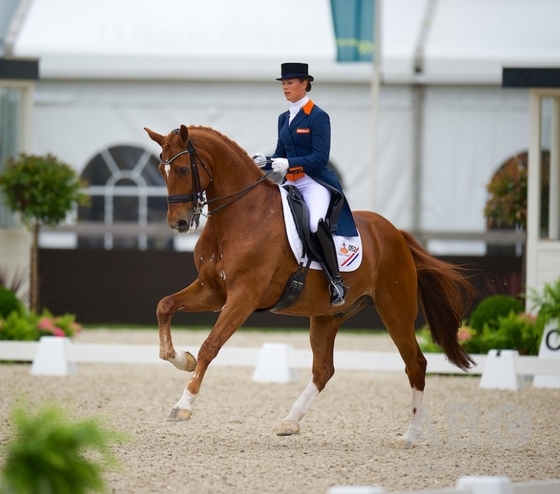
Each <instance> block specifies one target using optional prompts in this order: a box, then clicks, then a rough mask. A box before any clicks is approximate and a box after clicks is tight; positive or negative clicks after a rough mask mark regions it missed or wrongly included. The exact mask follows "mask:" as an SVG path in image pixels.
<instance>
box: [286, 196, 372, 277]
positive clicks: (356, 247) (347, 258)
mask: <svg viewBox="0 0 560 494" xmlns="http://www.w3.org/2000/svg"><path fill="white" fill-rule="evenodd" d="M278 187H279V188H280V193H281V196H282V209H283V211H284V224H285V226H286V236H287V237H288V242H289V243H290V247H291V248H292V252H293V253H294V257H295V258H296V261H298V262H300V261H301V260H302V259H303V260H304V262H306V261H307V257H303V244H302V242H301V239H300V238H299V235H298V232H297V228H296V224H295V222H294V219H293V217H292V212H291V210H290V206H289V204H288V199H287V197H288V193H287V192H286V190H285V189H284V188H283V187H282V186H280V185H279V186H278ZM333 240H334V246H335V249H336V255H337V258H338V266H339V268H340V271H341V272H343V273H347V272H350V271H355V270H356V269H358V268H359V267H360V264H361V263H362V238H361V237H360V236H357V237H339V236H336V235H334V236H333ZM309 267H310V268H311V269H322V268H321V265H320V264H319V263H318V262H312V263H311V265H310V266H309Z"/></svg>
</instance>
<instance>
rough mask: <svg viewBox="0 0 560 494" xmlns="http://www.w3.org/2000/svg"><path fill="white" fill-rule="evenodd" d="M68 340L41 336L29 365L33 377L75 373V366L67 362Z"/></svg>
mask: <svg viewBox="0 0 560 494" xmlns="http://www.w3.org/2000/svg"><path fill="white" fill-rule="evenodd" d="M69 344H70V338H61V337H59V336H42V337H41V339H40V340H39V347H38V348H37V353H36V354H35V358H34V359H33V364H32V365H31V374H33V375H35V376H69V375H71V374H75V373H76V364H75V363H74V362H70V361H69V360H68V345H69Z"/></svg>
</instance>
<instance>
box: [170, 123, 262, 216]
mask: <svg viewBox="0 0 560 494" xmlns="http://www.w3.org/2000/svg"><path fill="white" fill-rule="evenodd" d="M173 133H175V134H179V129H175V130H174V131H173ZM183 154H188V155H190V158H191V171H192V177H193V192H191V193H190V194H174V195H168V196H167V204H180V203H183V202H194V203H195V206H194V208H193V210H194V213H193V214H194V215H197V216H200V215H201V214H203V213H202V209H203V208H204V206H206V205H210V204H212V203H214V202H216V201H222V200H224V199H230V198H232V199H231V201H229V202H226V203H225V204H222V205H221V206H218V207H216V208H215V209H214V210H213V211H208V213H207V214H206V215H205V216H206V217H207V218H208V217H210V216H211V215H213V214H215V213H217V212H218V211H219V210H220V209H223V208H225V207H226V206H229V205H230V204H232V203H234V202H235V201H237V200H238V199H241V198H242V197H243V196H244V195H246V194H248V193H249V192H251V191H252V190H253V189H254V188H255V187H256V186H257V185H259V184H260V183H261V182H263V181H264V180H266V179H267V178H268V176H269V175H270V174H271V173H273V172H272V171H269V172H267V173H265V174H264V175H263V176H262V177H261V178H260V179H259V180H257V181H256V182H255V183H254V184H251V185H250V186H249V187H247V188H245V189H243V190H240V191H238V192H234V193H233V194H228V195H227V196H223V197H215V198H214V199H210V200H207V199H206V194H205V192H204V190H203V189H202V185H201V183H200V176H199V173H198V166H197V163H200V165H201V166H202V168H204V171H205V172H206V174H207V175H208V178H209V179H210V182H212V174H211V173H210V171H209V170H208V167H207V166H206V164H205V163H204V161H202V159H201V158H200V156H198V154H197V152H196V149H195V147H194V146H193V144H192V142H191V140H190V139H188V140H187V149H184V150H183V151H179V152H178V153H177V154H175V155H174V156H172V157H171V158H169V159H168V160H163V158H162V156H161V154H160V156H159V159H160V162H161V164H162V165H170V164H171V163H172V162H173V161H174V160H175V159H177V158H178V157H179V156H182V155H183ZM197 223H198V222H197Z"/></svg>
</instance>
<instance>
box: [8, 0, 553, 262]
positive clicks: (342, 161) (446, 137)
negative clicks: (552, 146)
mask: <svg viewBox="0 0 560 494" xmlns="http://www.w3.org/2000/svg"><path fill="white" fill-rule="evenodd" d="M559 18H560V2H553V1H550V0H439V1H435V0H387V1H384V2H381V42H380V47H381V56H380V60H381V74H382V86H381V93H380V99H379V104H378V109H379V112H378V117H377V119H376V121H377V123H378V126H377V128H376V129H375V135H376V136H377V139H376V143H377V144H376V148H375V151H374V146H373V138H372V137H373V134H374V130H373V128H372V123H373V118H372V115H373V112H372V103H373V98H372V91H371V88H372V76H373V71H372V68H371V65H370V64H367V63H344V64H342V63H337V62H336V61H335V54H336V49H335V39H334V32H333V27H332V20H331V11H330V2H329V1H328V0H306V1H304V2H302V1H300V0H282V1H280V0H265V1H263V0H238V1H236V2H230V1H227V0H204V1H201V0H184V1H182V2H172V1H170V0H159V1H158V2H154V1H153V0H152V1H147V0H119V1H114V0H98V1H96V2H75V1H71V0H33V1H32V2H29V3H28V2H23V3H22V10H20V12H19V13H18V15H16V16H15V17H14V21H13V23H12V28H11V31H10V33H9V36H8V38H7V52H8V54H9V55H11V56H17V57H38V58H40V70H41V80H40V81H39V82H38V83H37V85H36V90H35V112H34V116H35V118H34V128H33V134H34V143H33V148H34V149H33V151H34V152H37V153H46V152H51V153H54V154H56V155H57V156H59V157H60V158H61V159H63V160H65V161H67V162H69V163H72V164H74V165H75V166H76V167H77V168H78V169H79V170H82V169H83V168H84V167H85V166H86V164H87V163H88V162H89V161H90V160H91V159H92V157H93V156H95V155H96V154H98V153H100V152H102V151H103V150H104V149H106V148H108V147H110V146H114V145H118V144H132V145H136V146H140V147H144V148H146V149H148V150H150V151H151V152H154V153H157V152H158V150H157V149H156V148H155V147H154V145H153V143H151V141H149V140H148V139H147V136H146V135H145V133H144V131H143V130H142V128H143V127H144V126H148V127H151V128H153V129H155V130H157V131H160V132H166V131H169V130H171V129H172V128H174V127H176V126H178V125H179V124H180V123H185V124H200V125H209V126H212V127H214V128H216V129H218V130H220V131H221V132H223V133H225V134H226V135H228V136H230V137H231V138H233V139H234V140H236V141H237V142H238V143H239V144H240V145H241V146H242V147H244V148H245V149H246V150H247V151H248V152H249V153H253V152H269V151H271V149H273V147H274V145H275V140H276V117H277V114H278V113H280V112H281V111H283V110H284V109H285V106H286V102H285V101H284V100H283V97H282V94H281V92H280V91H279V88H278V87H277V83H276V81H275V80H274V78H275V77H277V75H278V73H279V65H280V63H281V62H284V61H307V62H309V64H310V71H311V73H312V74H313V75H314V76H315V78H316V83H315V84H314V87H313V92H312V93H311V95H310V96H311V97H312V98H313V99H314V100H315V102H316V103H317V104H318V105H319V106H321V107H323V108H324V109H325V110H327V111H328V112H329V113H330V115H331V120H332V126H333V146H332V153H331V160H332V162H333V163H334V165H335V166H336V167H337V168H338V169H339V171H340V172H341V174H342V177H343V180H344V185H345V188H346V191H347V194H348V197H349V200H350V203H351V205H352V207H353V208H354V209H375V210H376V211H378V212H380V213H381V214H383V215H384V216H386V217H388V218H389V219H390V220H391V221H393V222H394V223H395V224H396V225H397V226H398V227H400V228H405V229H411V230H414V231H426V230H430V231H447V232H460V231H475V232H483V231H484V229H485V220H484V217H483V213H482V211H483V208H484V204H485V201H486V191H485V184H486V183H487V182H488V181H489V180H490V178H491V177H492V175H493V173H494V172H495V171H496V169H497V168H498V166H499V165H500V164H501V163H502V162H503V161H505V160H506V159H507V158H508V157H510V156H511V155H513V154H516V153H518V152H520V151H523V150H526V149H527V148H528V137H529V130H528V92H527V91H526V90H504V89H502V88H501V86H500V84H501V71H502V67H503V66H515V65H522V66H525V67H527V66H554V65H558V64H560V30H559V29H558V28H557V25H556V24H557V19H559ZM415 67H416V69H415ZM374 153H375V160H374V159H373V158H374V156H373V154H374ZM374 162H375V166H374ZM430 247H431V249H432V251H434V252H439V253H445V252H452V251H453V245H452V244H450V243H449V242H447V243H443V242H432V243H431V244H430ZM460 249H462V250H464V249H465V246H464V244H461V246H460ZM474 249H475V250H476V251H478V252H480V253H482V252H483V251H484V245H483V244H480V245H477V246H475V247H474Z"/></svg>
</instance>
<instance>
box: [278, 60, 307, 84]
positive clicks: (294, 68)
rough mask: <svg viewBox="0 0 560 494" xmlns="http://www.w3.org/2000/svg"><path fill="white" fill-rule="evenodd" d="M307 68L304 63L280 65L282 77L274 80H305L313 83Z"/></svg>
mask: <svg viewBox="0 0 560 494" xmlns="http://www.w3.org/2000/svg"><path fill="white" fill-rule="evenodd" d="M308 70H309V66H308V65H307V64H306V63H297V62H288V63H283V64H282V75H281V77H278V78H277V79H276V80H277V81H281V80H282V79H299V78H302V79H307V80H309V81H313V76H312V75H309V72H308Z"/></svg>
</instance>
